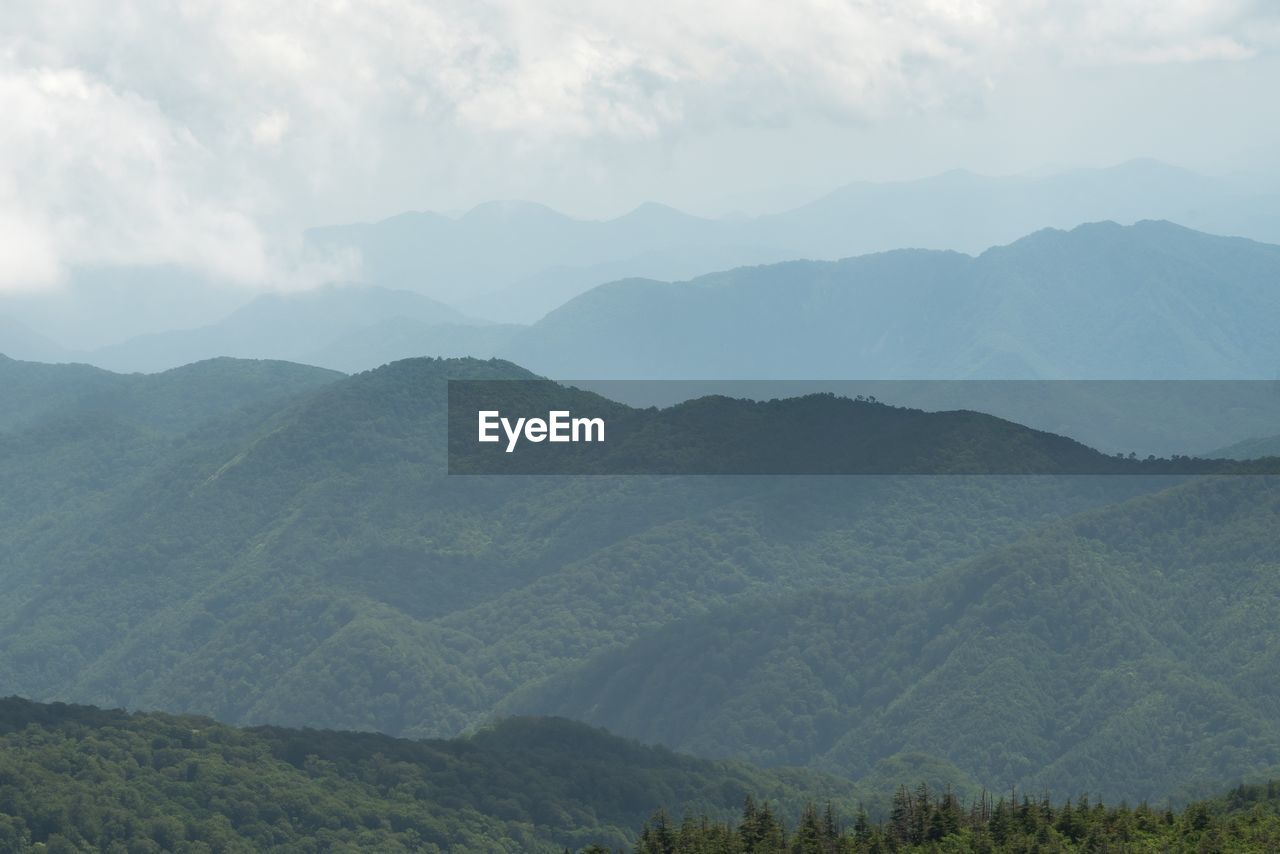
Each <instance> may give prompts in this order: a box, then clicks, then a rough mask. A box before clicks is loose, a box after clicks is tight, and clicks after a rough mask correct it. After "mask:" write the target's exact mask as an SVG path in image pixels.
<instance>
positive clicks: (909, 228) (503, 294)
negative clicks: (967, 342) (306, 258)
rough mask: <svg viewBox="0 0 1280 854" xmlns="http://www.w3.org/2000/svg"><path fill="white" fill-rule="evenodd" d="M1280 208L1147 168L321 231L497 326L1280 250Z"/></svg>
mask: <svg viewBox="0 0 1280 854" xmlns="http://www.w3.org/2000/svg"><path fill="white" fill-rule="evenodd" d="M1276 209H1277V205H1276V199H1274V198H1269V197H1267V196H1265V195H1255V194H1253V193H1251V192H1250V191H1248V190H1243V189H1241V188H1238V187H1234V186H1232V185H1230V184H1228V183H1227V182H1224V181H1220V180H1215V179H1210V178H1205V177H1203V176H1200V175H1197V174H1195V173H1192V172H1188V171H1185V170H1182V169H1178V168H1175V167H1171V166H1167V165H1165V164H1162V163H1159V162H1156V161H1151V160H1135V161H1130V162H1128V163H1124V164H1121V165H1119V166H1115V167H1111V168H1107V169H1075V170H1070V171H1067V172H1061V173H1056V174H1051V175H1045V176H1015V177H986V176H982V175H975V174H973V173H970V172H965V171H962V170H957V171H953V172H947V173H943V174H941V175H937V176H933V177H930V178H925V179H921V180H916V181H901V182H891V183H856V184H850V185H848V186H845V187H841V188H839V189H837V190H835V191H833V192H831V193H829V194H827V195H826V196H823V197H821V198H819V199H816V200H815V201H813V202H810V203H808V204H806V205H802V206H800V207H798V208H795V209H793V210H788V211H784V212H780V213H776V214H770V215H766V216H760V217H754V218H739V219H725V220H713V219H705V218H702V217H696V216H690V215H688V214H685V213H682V212H680V211H677V210H674V209H672V208H669V207H665V206H662V205H657V204H648V205H643V206H641V207H639V208H637V209H636V210H634V211H631V212H630V213H628V214H626V215H624V216H621V217H618V218H616V219H612V220H607V221H604V222H586V221H581V220H575V219H572V218H570V217H567V216H564V215H562V214H559V213H557V212H555V211H553V210H550V209H549V208H546V207H543V206H540V205H534V204H528V203H522V202H493V203H489V204H485V205H481V206H480V207H477V208H474V209H473V210H471V211H469V212H468V213H466V214H465V215H463V216H461V217H458V218H451V217H445V216H441V215H439V214H430V213H421V214H402V215H400V216H397V217H393V218H391V219H388V220H384V221H382V222H379V223H375V224H369V225H349V226H334V227H330V228H323V229H314V230H312V231H311V232H309V235H308V236H309V239H310V240H311V241H313V242H314V243H316V244H317V245H321V246H324V247H327V248H330V249H337V248H348V249H350V248H354V249H356V250H358V251H359V253H360V256H361V258H362V260H363V265H364V273H365V276H366V277H367V280H368V281H369V282H373V283H377V284H381V285H384V286H389V287H402V288H411V289H415V290H420V291H422V292H424V293H428V294H430V295H432V296H435V297H437V298H439V299H442V300H444V301H446V302H452V303H455V304H458V305H460V306H462V307H464V308H467V309H470V310H473V311H475V313H477V314H480V315H481V316H485V317H489V318H491V319H493V320H499V321H507V322H523V323H528V322H532V321H534V320H536V319H537V318H538V317H540V316H541V315H543V314H545V313H546V312H548V311H550V310H552V309H553V308H555V307H556V306H557V305H559V304H560V303H561V302H563V301H565V300H566V299H568V298H570V297H572V296H575V295H576V294H578V293H581V292H583V291H585V290H587V289H588V288H589V287H590V286H593V285H598V284H603V283H604V282H608V281H612V280H615V279H623V278H653V279H661V280H679V279H688V278H693V277H695V276H699V275H703V274H705V273H710V272H713V271H715V270H723V269H727V268H730V267H739V266H744V265H754V264H762V263H772V262H779V261H790V260H794V259H799V258H805V259H812V260H837V259H840V258H847V257H850V256H854V255H864V254H867V253H871V252H882V251H886V250H891V249H902V248H921V249H940V250H953V251H958V252H964V253H967V254H975V255H976V254H978V253H980V252H982V251H984V250H985V249H987V248H988V247H991V246H998V245H1001V244H1005V243H1009V242H1011V241H1014V240H1016V239H1017V238H1019V237H1022V236H1023V235H1025V234H1028V233H1030V232H1032V231H1036V230H1038V229H1041V228H1072V227H1074V226H1076V225H1079V224H1080V223H1082V222H1095V221H1100V220H1115V221H1117V222H1121V223H1125V224H1129V223H1133V222H1137V221H1139V220H1143V219H1168V220H1172V221H1175V222H1178V223H1181V224H1183V225H1186V226H1188V227H1191V228H1195V229H1199V230H1204V231H1209V232H1212V233H1218V234H1234V235H1240V236H1244V237H1251V238H1254V239H1257V240H1263V241H1269V242H1273V243H1276V242H1280V215H1277V214H1276V213H1275V211H1276Z"/></svg>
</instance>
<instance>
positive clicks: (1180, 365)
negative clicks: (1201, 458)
mask: <svg viewBox="0 0 1280 854" xmlns="http://www.w3.org/2000/svg"><path fill="white" fill-rule="evenodd" d="M1276 281H1280V247H1277V246H1275V245H1271V244H1264V243H1258V242H1254V241H1250V240H1246V239H1243V238H1238V237H1217V236H1213V235H1208V234H1204V233H1201V232H1196V231H1193V230H1191V229H1188V228H1184V227H1182V226H1179V225H1175V224H1172V223H1168V222H1156V221H1144V222H1139V223H1137V224H1135V225H1132V226H1120V225H1116V224H1114V223H1093V224H1088V225H1082V226H1078V227H1076V228H1073V229H1072V230H1070V231H1056V230H1052V229H1047V230H1042V231H1038V232H1036V233H1034V234H1031V235H1028V236H1026V237H1023V238H1021V239H1019V240H1016V241H1015V242H1013V243H1011V244H1009V245H1007V246H1000V247H996V248H993V249H989V250H987V251H985V252H983V253H981V254H980V255H977V256H976V257H974V256H968V255H964V254H961V253H958V252H943V251H933V250H913V249H904V250H895V251H892V252H883V253H876V254H872V255H864V256H858V257H854V258H848V259H845V260H842V261H789V262H785V263H781V264H772V265H765V266H757V267H742V268H737V269H733V270H727V271H724V272H720V273H714V274H709V275H706V276H701V277H699V278H696V279H693V280H690V281H688V282H676V283H671V282H660V281H656V280H648V279H624V280H620V281H616V282H611V283H609V284H607V285H602V286H600V287H597V288H593V289H592V290H590V291H588V292H587V293H585V294H582V295H581V296H579V297H575V298H573V299H571V300H569V301H568V302H567V303H565V304H564V305H563V306H561V307H559V308H558V309H556V310H555V311H552V312H551V313H550V314H548V315H547V316H546V317H544V318H542V319H541V320H539V321H538V322H536V323H534V324H533V325H531V326H519V325H511V324H489V323H485V322H483V321H481V320H477V319H474V318H470V317H468V316H466V315H463V314H462V313H460V312H458V311H457V310H455V309H453V308H451V307H449V306H446V305H444V304H441V303H439V302H437V301H435V300H432V299H430V298H428V297H425V296H421V295H420V294H416V293H411V292H408V291H397V290H388V289H382V288H362V287H357V286H346V287H329V288H322V289H318V290H315V291H309V292H303V293H298V294H292V295H271V296H263V297H259V298H257V299H256V300H254V301H253V302H251V303H250V304H249V305H247V306H245V307H244V308H242V309H240V310H238V311H236V312H234V313H233V314H231V315H230V316H228V317H227V318H225V319H224V320H222V321H219V322H217V323H215V324H212V325H210V326H207V327H202V328H199V329H194V330H187V331H182V332H172V333H165V334H158V335H152V336H145V337H142V338H138V339H133V340H131V341H128V342H126V343H123V344H120V345H116V346H112V347H108V348H104V349H101V350H98V351H95V352H92V353H86V354H75V358H76V360H83V361H90V362H92V363H94V364H99V365H103V366H105V367H109V368H113V369H117V370H163V369H166V368H171V367H176V366H179V365H182V364H186V363H188V362H190V361H194V360H197V359H202V358H213V357H215V356H220V355H235V356H240V357H253V358H266V357H270V358H284V359H290V360H297V361H302V362H306V363H310V364H315V365H319V366H322V367H328V368H333V369H337V370H342V371H347V372H353V371H360V370H367V369H369V368H373V367H377V366H378V365H381V364H384V363H386V362H390V361H395V360H397V359H402V358H409V357H413V356H420V355H433V356H460V355H473V356H478V357H482V358H484V357H500V358H506V359H509V360H512V361H515V362H517V363H519V364H522V365H526V366H528V367H529V368H530V369H532V370H534V371H536V372H538V373H540V374H544V375H548V376H552V377H560V378H575V377H576V378H590V377H596V378H610V379H625V378H639V379H679V378H694V379H716V378H720V379H734V378H740V379H790V378H804V379H824V378H827V379H848V378H867V379H915V378H919V379H1032V378H1035V379H1183V380H1186V379H1274V378H1275V377H1276V375H1277V373H1276V372H1277V366H1278V365H1280V344H1278V343H1277V340H1278V339H1277V337H1276V336H1275V335H1274V334H1273V322H1272V321H1273V319H1274V318H1275V317H1277V316H1280V290H1278V289H1277V288H1276V287H1275V282H1276ZM8 340H9V341H11V342H12V343H13V347H14V348H15V349H14V352H15V353H16V354H18V355H21V353H22V351H23V350H24V349H30V350H33V351H34V352H35V353H36V354H38V355H39V354H43V355H46V356H47V352H48V349H49V348H48V345H47V344H42V343H41V342H40V341H39V340H38V339H35V338H33V336H32V335H31V334H29V333H26V332H21V331H18V330H17V329H16V328H14V329H11V332H10V337H9V339H8ZM1241 438H1243V437H1241Z"/></svg>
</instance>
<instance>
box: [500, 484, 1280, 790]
mask: <svg viewBox="0 0 1280 854" xmlns="http://www.w3.org/2000/svg"><path fill="white" fill-rule="evenodd" d="M1278 520H1280V480H1277V479H1274V478H1222V479H1207V480H1201V481H1196V482H1192V483H1187V484H1183V485H1181V486H1179V487H1175V488H1173V489H1170V490H1167V491H1165V492H1162V493H1160V494H1158V495H1154V496H1149V497H1143V498H1139V499H1135V500H1133V501H1132V502H1129V503H1128V504H1124V505H1121V506H1118V507H1112V508H1107V509H1105V510H1099V511H1092V512H1088V513H1084V514H1082V515H1080V516H1077V517H1075V518H1073V519H1071V520H1069V521H1066V522H1063V523H1060V524H1057V525H1052V526H1049V527H1047V528H1046V529H1045V530H1044V531H1043V532H1041V533H1038V534H1036V535H1033V536H1031V537H1028V538H1027V539H1025V540H1023V541H1021V542H1019V543H1016V544H1013V545H1010V546H1007V547H1003V548H999V549H996V550H993V551H992V552H991V553H989V554H987V555H984V556H982V557H979V558H975V559H973V560H972V561H970V562H968V563H966V564H964V565H961V566H959V567H957V568H956V569H955V570H952V571H947V572H945V573H943V574H941V575H938V576H936V577H934V578H932V579H930V580H929V581H927V582H925V583H922V584H920V585H918V586H915V587H898V588H896V589H892V588H890V589H881V590H875V591H866V592H836V591H833V590H824V591H821V592H802V593H797V594H795V595H791V596H787V597H776V596H775V597H768V598H762V599H759V600H757V601H752V602H743V603H738V604H736V605H733V606H729V607H726V608H724V609H721V610H718V611H716V612H714V613H711V614H705V615H701V616H699V617H698V618H697V619H691V620H686V621H684V622H681V623H679V624H675V625H669V626H664V627H661V628H658V629H655V630H653V631H651V632H648V633H646V635H645V636H643V637H641V638H640V639H638V640H636V641H635V642H633V643H631V644H629V645H627V646H626V647H623V648H619V649H614V650H610V651H606V652H602V653H600V654H599V655H598V656H597V657H596V658H595V659H594V660H593V661H592V662H590V663H589V664H587V665H585V666H582V667H580V668H577V669H575V670H574V671H572V672H570V673H568V674H566V675H564V676H563V677H560V678H556V679H553V680H549V681H547V682H545V683H543V684H541V685H539V686H536V687H535V688H533V689H531V691H530V692H528V693H527V694H526V695H525V696H523V697H522V698H520V700H519V702H516V703H513V704H511V705H510V706H509V708H511V709H512V710H520V709H538V710H540V711H550V712H554V713H556V714H564V715H568V716H572V717H577V718H581V719H585V720H589V721H591V722H594V723H597V724H600V725H602V726H606V727H608V728H609V729H611V730H613V731H616V732H620V733H623V734H626V735H631V736H634V737H638V738H642V739H645V740H652V741H660V742H662V743H664V744H668V745H671V746H673V747H676V748H677V749H681V750H689V751H692V752H695V753H702V754H707V755H734V756H742V757H744V758H748V759H751V760H752V761H756V762H762V763H766V764H767V763H785V764H801V763H806V764H807V763H815V764H818V765H820V766H825V767H829V768H835V769H839V770H841V771H842V772H844V773H850V774H853V775H855V776H858V775H862V774H865V773H867V772H868V771H869V770H870V765H871V763H874V762H876V761H878V760H879V759H881V758H887V757H892V756H894V755H897V754H899V753H901V752H903V751H910V752H922V753H925V754H929V755H933V756H938V757H942V758H944V759H946V760H948V761H950V762H951V763H953V764H954V765H956V766H958V767H960V768H962V769H964V770H965V771H966V772H968V773H969V774H971V775H973V776H974V777H975V778H977V779H978V780H981V781H984V782H986V783H988V784H992V785H995V786H996V787H1005V786H1008V785H1011V784H1017V785H1019V786H1020V787H1024V788H1030V789H1032V790H1038V789H1042V788H1046V787H1047V788H1049V789H1050V790H1051V791H1054V792H1076V791H1080V790H1082V789H1087V790H1088V791H1091V792H1095V793H1101V794H1103V795H1104V796H1106V797H1108V798H1118V797H1129V798H1141V797H1160V796H1164V795H1167V794H1170V793H1172V792H1173V791H1175V790H1177V789H1179V788H1181V787H1182V786H1183V785H1186V784H1190V783H1192V782H1207V783H1214V782H1217V783H1219V784H1220V783H1221V782H1223V781H1227V780H1230V779H1231V778H1232V777H1234V776H1236V775H1237V774H1239V773H1242V772H1249V773H1254V774H1262V773H1268V772H1274V771H1275V770H1277V769H1280V726H1278V725H1277V721H1280V716H1277V714H1276V711H1277V706H1276V702H1277V697H1276V692H1275V684H1276V683H1275V680H1274V674H1275V673H1277V672H1280V659H1278V658H1277V657H1278V656H1280V647H1278V646H1277V645H1276V643H1275V632H1274V627H1275V626H1276V625H1280V571H1278V570H1280V538H1277V537H1276V531H1277V530H1280V527H1278V525H1277V522H1278ZM674 661H680V662H682V666H680V667H672V666H671V663H672V662H674ZM996 733H998V738H995V737H993V734H996Z"/></svg>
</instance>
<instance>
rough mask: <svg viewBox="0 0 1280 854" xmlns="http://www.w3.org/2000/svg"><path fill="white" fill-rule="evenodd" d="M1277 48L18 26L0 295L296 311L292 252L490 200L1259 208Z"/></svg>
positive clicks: (919, 12) (127, 12) (429, 27)
mask: <svg viewBox="0 0 1280 854" xmlns="http://www.w3.org/2000/svg"><path fill="white" fill-rule="evenodd" d="M1277 48H1280V16H1278V14H1277V10H1276V7H1275V6H1274V5H1273V4H1270V3H1265V2H1190V0H1184V2H1176V3H1163V4H1155V3H1147V2H1135V0H1127V2H1101V0H1090V2H1084V3H1076V4H1066V5H1064V4H1050V3H1047V2H963V0H954V2H940V0H932V2H925V0H914V2H905V3H893V4H886V3H877V2H847V3H832V2H816V1H815V2H801V3H790V4H782V5H779V4H770V3H762V2H750V3H746V4H743V3H723V2H715V3H704V4H694V5H690V4H674V3H647V4H607V3H591V4H582V3H540V4H538V8H536V9H534V8H532V7H529V6H528V4H520V3H512V2H500V3H489V4H483V5H481V4H471V3H455V2H439V3H428V4H423V3H412V2H405V0H384V2H377V3H328V4H311V5H310V6H308V7H305V9H304V8H302V7H297V8H290V9H285V8H273V7H272V5H271V4H260V3H251V2H216V3H215V2H192V3H183V4H179V5H177V6H175V7H169V6H164V5H161V4H152V3H127V4H110V6H106V5H102V4H96V3H89V2H77V0H70V2H59V3H43V4H7V5H6V7H5V9H4V10H3V11H0V103H2V104H3V112H4V116H5V120H4V127H3V129H0V225H3V227H4V230H5V233H6V240H5V241H4V242H3V244H2V245H0V289H3V290H5V291H8V292H11V293H13V292H30V291H33V290H48V289H51V288H57V287H59V286H65V285H66V284H67V282H68V281H69V279H70V278H72V275H73V274H74V273H75V271H77V270H82V269H96V270H103V269H106V270H110V269H115V268H122V267H127V266H130V265H134V266H142V267H155V266H156V265H172V266H173V267H175V268H177V269H179V270H182V271H185V272H186V273H188V274H191V275H196V276H199V277H201V278H202V279H207V280H209V281H213V282H217V283H224V284H229V285H238V286H241V287H248V288H250V289H256V288H264V287H270V288H290V287H306V286H311V285H314V284H317V283H320V282H323V281H328V280H332V279H337V278H346V277H351V276H352V275H353V274H354V273H357V272H358V267H359V259H358V258H357V259H353V258H352V257H351V256H350V255H344V254H342V253H336V254H330V255H321V256H317V255H316V254H315V253H310V252H303V251H301V243H300V234H301V232H302V231H303V229H305V228H306V227H309V226H315V225H322V224H329V223H347V222H354V221H373V220H378V219H381V218H385V217H387V216H390V215H393V214H396V213H399V212H402V211H406V210H435V211H446V212H449V211H460V210H465V209H468V208H470V207H472V206H474V205H476V204H478V203H481V202H484V201H487V200H491V199H512V198H518V199H526V200H533V201H538V202H541V203H545V204H548V205H550V206H552V207H554V208H556V209H558V210H561V211H563V212H566V213H569V214H571V215H575V216H579V217H588V218H603V217H611V216H616V215H619V214H621V213H623V212H625V211H627V210H629V209H631V208H633V207H635V206H636V205H638V204H640V203H641V202H644V201H648V200H657V201H661V202H664V203H667V204H671V205H673V206H676V207H678V208H681V209H682V210H685V211H688V212H691V213H695V214H699V215H704V216H724V215H733V214H736V213H748V214H757V213H762V212H767V211H773V210H780V209H783V208H786V207H790V206H794V205H797V204H800V203H802V202H804V201H808V200H809V199H811V198H813V197H815V196H818V195H820V194H821V193H823V192H827V191H829V190H831V189H833V188H835V187H837V186H839V185H841V184H844V183H847V182H849V181H853V180H890V179H904V178H917V177H923V176H927V175H931V174H935V173H938V172H941V171H944V170H948V169H952V168H957V167H959V168H966V169H971V170H975V171H978V172H981V173H985V174H1016V173H1024V172H1028V171H1036V170H1041V171H1043V170H1046V169H1055V168H1062V167H1068V166H1105V165H1112V164H1116V163H1119V162H1122V161H1125V160H1129V159H1131V158H1135V157H1144V158H1155V159H1158V160H1162V161H1165V162H1168V163H1171V164H1174V165H1177V166H1182V167H1186V168H1190V169H1193V170H1196V171H1198V172H1202V173H1208V174H1212V175H1217V176H1220V177H1225V178H1226V179H1227V180H1230V181H1234V182H1236V183H1237V184H1241V185H1245V186H1249V187H1257V186H1259V185H1260V182H1261V183H1262V184H1265V182H1266V181H1268V180H1271V177H1269V176H1274V175H1275V174H1276V172H1277V168H1276V167H1277V161H1276V157H1275V154H1274V152H1275V151H1277V150H1280V124H1278V123H1277V122H1276V121H1275V120H1274V113H1273V111H1270V110H1267V109H1264V108H1263V106H1262V105H1264V104H1266V103H1269V102H1270V100H1271V99H1272V98H1273V97H1274V86H1275V83H1276V82H1277V80H1280V58H1278V57H1277V55H1276V54H1277ZM108 337H109V336H108Z"/></svg>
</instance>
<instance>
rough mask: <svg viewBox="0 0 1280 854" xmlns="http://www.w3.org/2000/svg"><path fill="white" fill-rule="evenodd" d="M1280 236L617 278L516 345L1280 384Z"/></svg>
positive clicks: (613, 359) (722, 373)
mask: <svg viewBox="0 0 1280 854" xmlns="http://www.w3.org/2000/svg"><path fill="white" fill-rule="evenodd" d="M1277 280H1280V247H1277V246H1273V245H1269V244H1262V243H1254V242H1252V241H1248V240H1244V239H1240V238H1224V237H1214V236H1211V235H1207V234H1201V233H1198V232H1195V231H1191V230H1189V229H1186V228H1182V227H1180V226H1176V225H1173V224H1171V223H1167V222H1141V223H1139V224H1137V225H1133V226H1127V227H1126V226H1119V225H1116V224H1114V223H1095V224H1091V225H1084V226H1080V227H1077V228H1075V229H1072V230H1071V231H1068V232H1062V231H1055V230H1045V231H1040V232H1037V233H1035V234H1032V235H1030V236H1028V237H1025V238H1022V239H1020V240H1018V241H1016V242H1014V243H1012V244H1010V245H1008V246H1001V247H997V248H994V249H990V250H987V251H986V252H983V253H982V254H981V255H979V256H977V257H976V258H975V257H970V256H966V255H962V254H959V253H955V252H934V251H924V250H901V251H894V252H886V253H881V254H875V255H866V256H861V257H857V258H850V259H846V260H843V261H838V262H819V261H795V262H789V263H786V264H778V265H772V266H764V267H751V268H742V269H737V270H730V271H727V272H723V273H716V274H712V275H708V276H703V277H700V278H697V279H694V280H692V281H689V282H681V283H666V282H656V281H647V280H624V281H618V282H613V283H610V284H608V285H604V286H601V287H598V288H595V289H593V290H591V291H589V292H588V293H586V294H583V295H582V296H580V297H578V298H576V299H574V300H571V301H570V302H568V303H567V304H565V305H564V306H562V307H560V308H559V309H557V310H555V311H553V312H551V313H550V314H549V315H547V316H546V317H545V318H543V319H542V320H540V321H539V322H538V323H536V324H534V325H533V326H532V327H530V328H529V330H528V332H527V333H525V334H523V335H521V336H519V337H517V338H516V339H515V340H514V341H513V342H512V343H511V345H510V347H509V348H508V349H507V351H506V352H505V353H502V354H501V355H504V356H506V357H508V358H512V359H514V360H515V361H518V362H519V363H520V364H524V365H528V366H529V367H530V368H531V369H533V370H536V371H538V372H539V373H543V374H546V375H549V376H553V377H563V378H571V377H588V376H590V377H599V378H612V379H621V378H626V377H636V378H643V379H659V378H695V379H706V378H740V379H777V378H795V379H824V378H834V379H849V378H866V379H872V378H875V379H907V378H920V379H959V378H981V379H1022V378H1041V379H1061V378H1067V379H1182V380H1186V379H1270V378H1272V376H1273V374H1274V371H1275V365H1276V364H1280V345H1277V344H1276V338H1275V336H1274V335H1272V334H1271V330H1270V325H1271V324H1270V319H1271V318H1274V317H1276V316H1277V313H1278V312H1280V290H1277V288H1276V287H1275V282H1276V281H1277Z"/></svg>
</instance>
